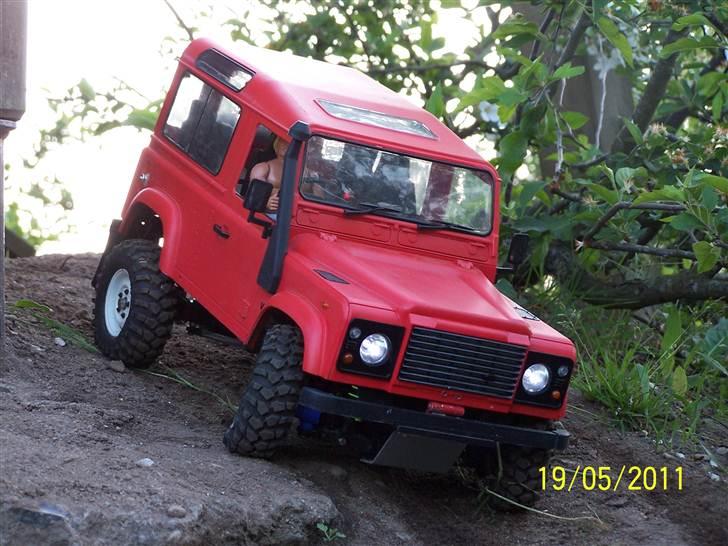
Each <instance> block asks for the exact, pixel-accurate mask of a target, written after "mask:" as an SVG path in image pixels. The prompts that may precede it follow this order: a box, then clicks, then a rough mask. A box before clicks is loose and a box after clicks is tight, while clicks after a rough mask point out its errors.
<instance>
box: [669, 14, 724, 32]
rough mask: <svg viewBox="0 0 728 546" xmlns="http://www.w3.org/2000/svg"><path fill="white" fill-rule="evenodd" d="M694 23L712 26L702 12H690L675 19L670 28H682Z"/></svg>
mask: <svg viewBox="0 0 728 546" xmlns="http://www.w3.org/2000/svg"><path fill="white" fill-rule="evenodd" d="M694 25H699V26H709V27H712V26H713V23H711V22H710V21H709V20H708V18H707V17H706V16H705V15H703V14H702V13H692V14H690V15H686V16H684V17H680V18H679V19H678V20H677V21H675V22H674V23H673V25H672V28H673V29H674V30H682V29H684V28H685V27H687V26H694ZM714 28H715V27H714Z"/></svg>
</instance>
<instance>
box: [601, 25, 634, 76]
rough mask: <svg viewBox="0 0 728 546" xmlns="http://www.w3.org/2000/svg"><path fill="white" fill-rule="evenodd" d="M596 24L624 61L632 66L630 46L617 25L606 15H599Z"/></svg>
mask: <svg viewBox="0 0 728 546" xmlns="http://www.w3.org/2000/svg"><path fill="white" fill-rule="evenodd" d="M597 26H598V27H599V30H600V31H601V32H602V34H604V37H605V38H606V39H607V40H609V41H610V42H611V44H612V45H613V46H614V47H616V48H617V49H618V50H619V52H620V53H621V54H622V58H624V61H625V62H626V63H627V64H628V65H629V66H633V61H632V47H631V46H630V45H629V42H628V41H627V38H626V37H625V35H624V34H622V33H621V32H620V31H619V29H618V28H617V25H615V24H614V23H613V22H612V20H611V19H608V18H607V17H599V18H598V19H597Z"/></svg>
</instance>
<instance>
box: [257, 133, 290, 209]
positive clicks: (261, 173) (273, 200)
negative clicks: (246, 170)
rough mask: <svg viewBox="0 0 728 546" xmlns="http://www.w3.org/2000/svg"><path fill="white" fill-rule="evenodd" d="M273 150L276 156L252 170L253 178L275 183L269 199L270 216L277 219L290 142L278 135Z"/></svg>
mask: <svg viewBox="0 0 728 546" xmlns="http://www.w3.org/2000/svg"><path fill="white" fill-rule="evenodd" d="M273 150H274V151H275V153H276V157H275V158H274V159H271V160H270V161H263V162H262V163H258V164H257V165H256V166H255V167H253V169H252V170H251V171H250V179H251V180H256V179H257V180H265V181H266V182H270V183H271V184H272V185H273V191H272V192H271V194H270V199H268V207H267V208H268V216H270V218H272V219H273V220H275V219H276V211H277V210H278V202H279V195H278V194H279V193H280V191H281V179H282V178H283V159H284V158H285V156H286V151H287V150H288V142H286V141H285V140H283V139H282V138H281V137H279V136H277V137H276V138H275V140H274V141H273Z"/></svg>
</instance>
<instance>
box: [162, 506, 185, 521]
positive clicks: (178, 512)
mask: <svg viewBox="0 0 728 546" xmlns="http://www.w3.org/2000/svg"><path fill="white" fill-rule="evenodd" d="M167 515H168V516H169V517H170V518H183V517H185V516H186V515H187V510H185V509H184V507H183V506H180V505H179V504H170V505H169V507H168V508H167Z"/></svg>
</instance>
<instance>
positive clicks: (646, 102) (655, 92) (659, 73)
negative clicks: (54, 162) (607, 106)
mask: <svg viewBox="0 0 728 546" xmlns="http://www.w3.org/2000/svg"><path fill="white" fill-rule="evenodd" d="M684 34H685V31H684V30H681V31H676V30H672V29H671V30H670V32H668V33H667V38H665V45H668V44H671V43H673V42H675V41H677V40H678V39H679V38H681V37H682V36H684ZM677 56H678V53H677V52H675V53H673V54H672V55H670V56H669V57H665V58H662V59H660V60H659V61H657V64H656V65H655V67H654V68H653V69H652V76H650V80H649V81H648V82H647V86H646V87H645V90H644V92H643V93H642V96H641V97H640V100H639V102H638V103H637V107H636V108H635V109H634V114H633V115H632V121H633V122H634V124H635V125H636V126H637V127H638V128H639V130H640V131H642V132H643V133H644V132H645V131H646V130H647V126H648V125H649V124H650V121H652V116H653V115H654V114H655V110H657V106H658V105H659V104H660V101H661V100H662V97H663V96H664V95H665V91H666V90H667V84H668V83H669V81H670V78H672V73H673V70H674V69H675V61H676V60H677ZM633 146H634V141H633V140H632V135H630V133H629V131H628V130H627V128H626V127H624V126H622V129H621V130H620V131H619V134H618V135H617V138H616V139H615V140H614V144H613V145H612V153H618V152H625V151H627V150H628V149H630V148H632V147H633Z"/></svg>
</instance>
